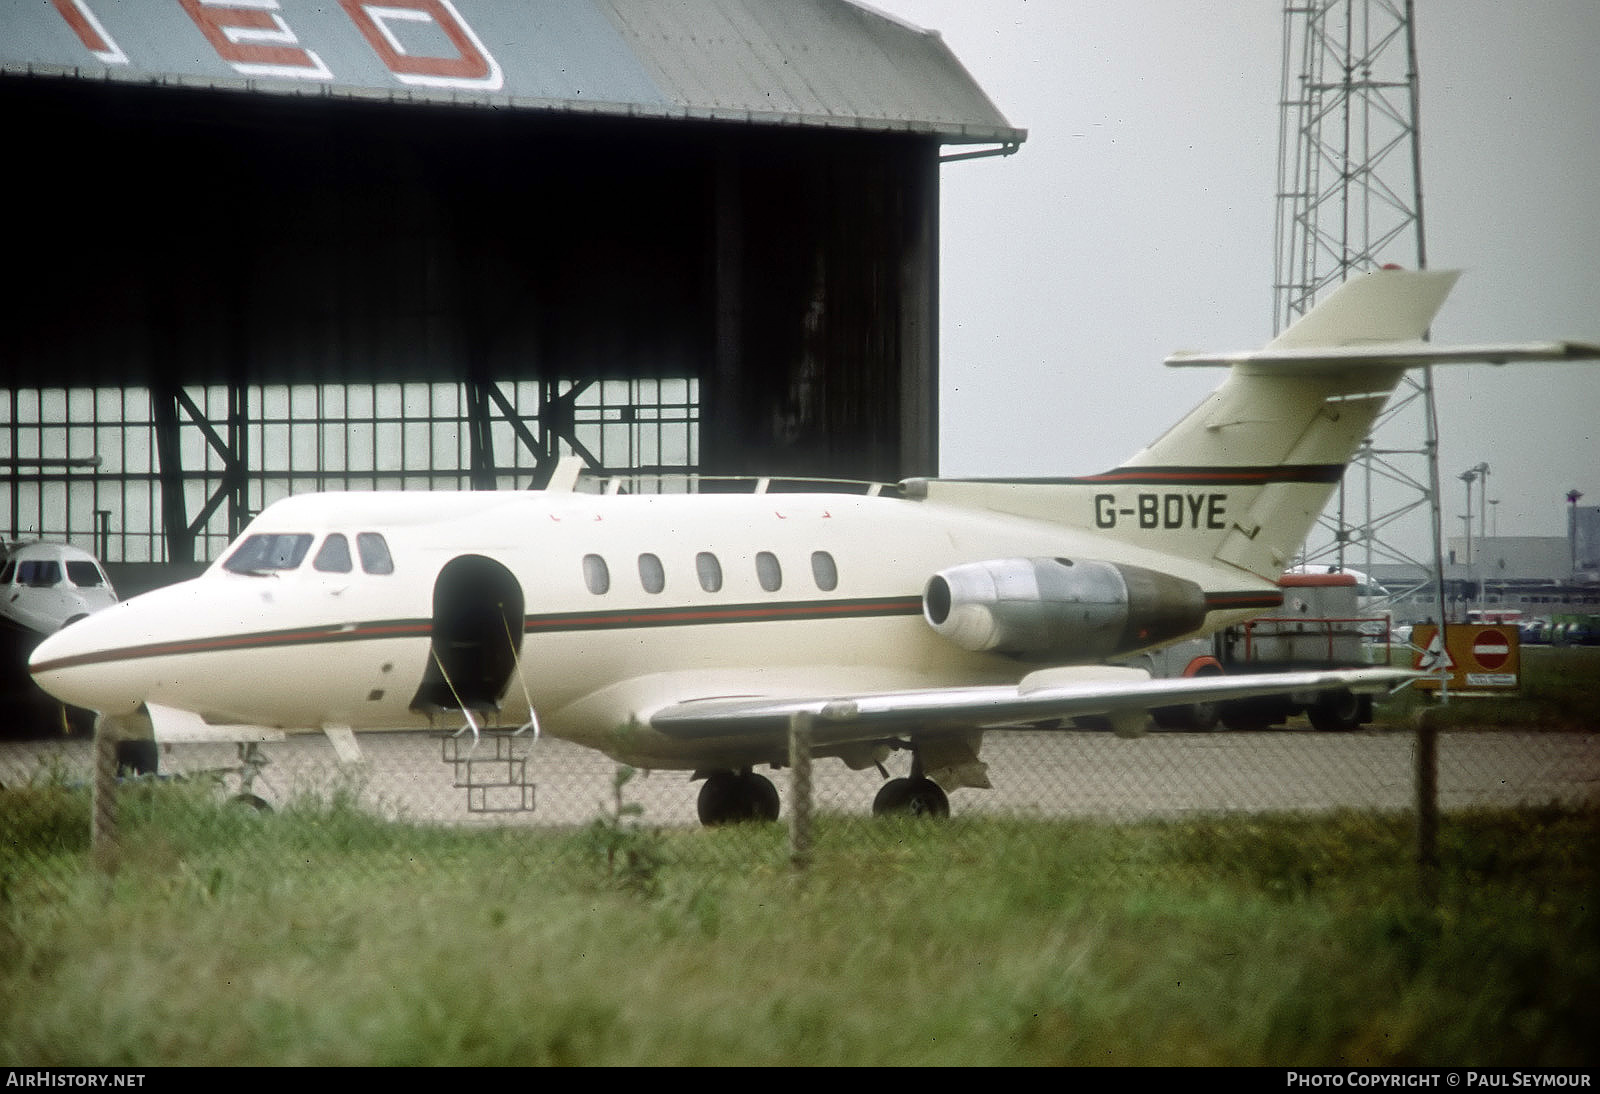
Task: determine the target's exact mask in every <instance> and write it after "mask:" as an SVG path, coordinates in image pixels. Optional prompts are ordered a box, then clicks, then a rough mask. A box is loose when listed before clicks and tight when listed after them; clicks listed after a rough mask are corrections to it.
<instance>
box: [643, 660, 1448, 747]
mask: <svg viewBox="0 0 1600 1094" xmlns="http://www.w3.org/2000/svg"><path fill="white" fill-rule="evenodd" d="M1418 675H1419V674H1418V673H1416V672H1413V671H1411V670H1409V669H1379V668H1373V669H1344V670H1329V671H1317V672H1286V673H1260V674H1252V675H1247V676H1204V677H1180V678H1176V679H1163V680H1154V679H1151V678H1150V677H1149V676H1148V675H1146V674H1145V673H1143V672H1142V671H1139V670H1135V669H1115V668H1105V667H1095V666H1085V667H1081V668H1057V669H1042V670H1040V671H1039V672H1035V673H1031V674H1029V675H1028V676H1026V677H1024V678H1023V679H1022V681H1021V682H1019V683H1017V684H996V685H986V686H979V687H965V688H932V689H924V690H916V691H896V692H879V693H873V694H861V695H840V696H821V697H817V696H812V697H768V696H740V697H723V698H715V699H691V700H687V701H684V702H679V703H673V704H671V705H669V706H665V707H662V708H661V709H659V710H656V711H654V712H653V713H652V714H651V715H650V717H649V722H650V725H651V726H652V727H653V728H654V729H656V730H658V731H659V732H661V733H663V734H665V735H667V736H669V737H673V738H676V739H679V740H710V739H715V738H719V737H731V736H742V735H748V734H759V733H776V732H786V731H787V727H788V722H789V719H790V718H791V717H793V716H794V715H796V714H810V715H812V716H813V717H815V718H816V719H817V722H818V724H819V729H821V730H822V731H823V732H824V734H825V735H826V737H827V739H828V740H830V741H834V742H838V741H843V740H850V739H853V738H861V737H876V736H882V735H884V734H888V733H895V734H908V735H912V736H915V735H918V734H920V733H949V732H951V731H953V730H960V729H1015V728H1037V726H1038V725H1039V723H1044V722H1051V721H1055V720H1058V719H1064V718H1080V717H1088V716H1093V715H1105V716H1109V717H1111V718H1113V719H1114V720H1115V719H1117V718H1118V717H1119V716H1125V715H1127V714H1128V713H1130V712H1138V711H1146V710H1150V709H1151V708H1153V707H1164V706H1177V705H1180V704H1186V703H1201V702H1220V701H1223V700H1227V699H1244V698H1250V697H1252V696H1258V695H1283V694H1287V693H1290V692H1306V691H1328V690H1333V689H1338V688H1346V689H1348V690H1350V691H1353V692H1356V693H1358V694H1364V693H1374V692H1384V691H1389V690H1391V689H1393V688H1397V687H1400V686H1402V685H1404V684H1406V683H1408V682H1410V681H1411V680H1414V679H1416V677H1417V676H1418Z"/></svg>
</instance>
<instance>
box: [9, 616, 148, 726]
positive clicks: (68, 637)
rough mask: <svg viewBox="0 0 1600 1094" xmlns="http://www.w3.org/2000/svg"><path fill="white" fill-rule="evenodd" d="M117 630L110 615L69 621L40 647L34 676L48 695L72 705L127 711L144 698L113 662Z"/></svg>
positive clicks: (31, 667)
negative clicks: (111, 622)
mask: <svg viewBox="0 0 1600 1094" xmlns="http://www.w3.org/2000/svg"><path fill="white" fill-rule="evenodd" d="M115 632H116V628H115V627H113V626H109V625H108V621H107V619H106V618H105V615H104V613H95V614H92V615H88V616H85V617H84V618H82V619H79V620H77V621H76V622H74V623H69V624H67V625H66V626H64V627H62V628H61V629H60V630H58V631H56V632H55V633H54V634H52V635H50V636H49V637H47V638H45V640H44V641H42V642H40V643H39V644H38V645H37V646H36V647H34V650H33V653H32V654H31V655H30V656H29V658H28V672H29V673H30V674H31V675H32V676H33V680H34V682H35V683H36V684H38V685H39V687H41V688H42V689H44V691H45V692H46V693H47V694H49V695H52V696H54V697H55V698H57V699H59V700H61V701H62V702H63V703H67V704H68V705H70V706H75V707H84V708H86V709H89V710H97V711H101V712H102V713H127V712H129V711H132V710H134V709H135V708H137V707H138V705H139V703H140V701H141V699H142V696H140V695H139V694H138V693H137V690H136V689H135V688H133V687H131V686H130V683H131V681H129V680H127V679H124V678H123V677H124V674H122V673H119V672H117V671H116V670H115V669H114V668H113V666H112V665H110V664H109V663H108V662H109V654H110V653H111V650H112V648H113V646H112V643H111V642H110V641H108V640H109V639H111V638H112V637H113V636H114V634H115Z"/></svg>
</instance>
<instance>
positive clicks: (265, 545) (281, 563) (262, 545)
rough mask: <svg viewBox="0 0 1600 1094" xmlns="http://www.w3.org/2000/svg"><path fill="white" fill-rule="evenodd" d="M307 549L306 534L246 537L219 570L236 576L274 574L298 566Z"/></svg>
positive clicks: (287, 533) (309, 541)
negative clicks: (221, 569)
mask: <svg viewBox="0 0 1600 1094" xmlns="http://www.w3.org/2000/svg"><path fill="white" fill-rule="evenodd" d="M310 549H311V536H310V534H308V533H305V532H263V533H257V534H256V535H253V536H246V537H245V540H244V542H243V543H241V544H239V546H238V547H237V548H235V549H234V552H233V554H231V555H229V556H228V560H227V561H226V562H224V563H223V564H222V568H223V569H224V570H227V571H229V572H230V573H235V574H255V575H261V574H274V573H278V572H279V571H282V570H292V569H294V568H295V567H296V566H299V565H300V563H301V562H302V561H303V560H304V559H305V557H306V552H307V551H309V550H310Z"/></svg>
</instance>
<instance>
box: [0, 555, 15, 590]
mask: <svg viewBox="0 0 1600 1094" xmlns="http://www.w3.org/2000/svg"><path fill="white" fill-rule="evenodd" d="M16 572H17V562H16V559H12V560H11V561H10V562H8V563H6V565H5V569H3V570H0V585H9V584H11V578H12V576H13V575H15V574H16Z"/></svg>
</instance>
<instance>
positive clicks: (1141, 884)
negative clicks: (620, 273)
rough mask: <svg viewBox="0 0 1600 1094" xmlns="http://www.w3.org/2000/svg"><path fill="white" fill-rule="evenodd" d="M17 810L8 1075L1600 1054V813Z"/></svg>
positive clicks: (142, 794) (30, 802)
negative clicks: (117, 826) (944, 815)
mask: <svg viewBox="0 0 1600 1094" xmlns="http://www.w3.org/2000/svg"><path fill="white" fill-rule="evenodd" d="M127 797H128V798H129V801H128V802H127V804H126V806H125V808H124V817H123V820H124V826H125V827H124V830H125V832H126V840H125V844H126V848H127V852H126V855H125V856H124V859H123V861H122V864H121V867H120V869H118V870H117V871H116V872H115V873H114V874H109V875H108V874H104V873H101V872H98V871H96V870H95V869H94V868H93V867H92V865H91V864H90V862H89V858H88V854H87V844H88V831H87V820H86V816H87V808H86V806H87V802H86V800H85V799H84V795H83V791H81V790H75V789H71V788H67V787H62V786H53V785H45V786H39V787H33V788H27V789H24V790H16V791H11V792H8V793H6V794H3V795H0V839H3V843H0V847H3V851H0V854H3V855H4V856H5V857H4V858H3V859H0V1061H4V1062H5V1063H7V1064H11V1065H25V1066H40V1065H104V1066H121V1067H142V1066H159V1065H171V1064H185V1065H260V1064H307V1065H344V1064H351V1065H367V1064H373V1065H494V1064H582V1065H611V1064H616V1065H627V1064H657V1065H723V1064H729V1065H732V1064H756V1065H884V1064H929V1065H939V1064H945V1065H951V1064H973V1065H981V1064H1017V1065H1054V1064H1135V1063H1137V1064H1178V1065H1189V1064H1272V1065H1315V1064H1325V1065H1358V1064H1416V1065H1426V1064H1434V1065H1443V1064H1449V1065H1467V1064H1478V1065H1493V1064H1516V1065H1524V1066H1527V1065H1566V1066H1593V1065H1594V1063H1595V1062H1596V1057H1597V1051H1596V1048H1595V1046H1594V1037H1593V1034H1594V1030H1596V1029H1597V1028H1600V992H1597V991H1596V988H1597V985H1600V977H1597V973H1600V929H1597V928H1600V923H1597V917H1596V914H1595V903H1594V902H1595V896H1594V894H1595V893H1596V892H1600V877H1597V873H1600V855H1597V847H1600V838H1597V837H1600V815H1597V813H1596V812H1595V811H1593V810H1589V811H1576V812H1573V811H1566V812H1563V811H1556V810H1547V811H1523V812H1518V813H1496V814H1472V815H1465V816H1452V817H1450V818H1449V822H1448V823H1447V824H1446V826H1445V830H1444V833H1443V837H1442V839H1443V843H1442V847H1441V858H1442V860H1443V865H1442V867H1441V870H1440V873H1439V876H1438V879H1437V897H1436V899H1434V900H1432V901H1430V902H1426V903H1425V902H1424V901H1422V900H1421V899H1420V897H1419V896H1418V895H1417V894H1418V885H1417V878H1416V873H1415V868H1414V866H1413V865H1412V863H1411V861H1410V854H1411V852H1410V847H1411V842H1412V841H1411V832H1410V829H1409V825H1408V823H1407V821H1406V820H1405V819H1404V818H1394V817H1379V816H1372V815H1353V814H1352V815H1340V816H1335V817H1324V818H1306V817H1292V818H1291V817H1249V818H1224V819H1213V820H1191V821H1184V822H1166V823H1158V822H1151V823H1143V824H1135V825H1119V826H1110V825H1096V824H1089V823H1065V822H1063V823H1047V822H1024V821H1004V820H957V821H954V822H945V823H943V824H939V823H933V824H931V825H930V824H929V823H928V822H916V821H907V822H905V823H903V824H901V825H898V826H897V825H886V824H884V823H882V822H874V821H869V820H864V819H863V820H854V819H844V818H823V819H822V821H821V823H820V825H819V830H818V839H817V845H816V850H815V856H814V860H813V864H812V866H811V868H810V869H809V870H808V871H807V872H806V873H805V874H803V875H797V874H796V873H795V872H793V871H792V870H791V869H789V867H788V865H787V850H786V835H785V832H784V830H783V828H782V827H781V826H763V827H742V828H737V829H725V830H714V831H666V832H656V831H653V830H651V829H650V828H648V827H647V826H644V825H641V824H639V823H638V821H637V819H636V818H632V817H629V816H626V815H625V814H624V813H623V811H621V810H617V811H615V812H613V813H611V814H610V815H605V814H602V815H601V816H600V817H598V818H597V819H596V822H595V824H594V825H593V826H592V827H591V828H589V829H586V830H582V831H575V832H573V831H566V832H555V831H548V830H537V831H529V830H519V829H497V830H487V831H463V830H450V829H440V828H429V827H423V826H411V825H403V824H392V823H386V822H382V821H379V820H376V819H374V818H372V817H370V816H367V815H365V814H363V813H361V812H359V811H357V810H355V809H354V808H353V807H351V806H350V805H349V804H348V803H346V802H344V801H341V800H339V799H337V798H336V799H335V800H334V801H332V802H331V803H329V802H324V803H319V804H311V803H306V804H297V805H295V806H293V807H291V808H289V809H287V810H285V811H283V812H282V813H280V814H278V815H275V816H269V817H262V816H256V815H254V814H248V813H246V812H243V811H239V810H237V809H233V810H230V809H228V808H227V807H224V806H220V805H217V804H215V803H214V801H213V800H212V799H211V798H210V797H208V796H205V795H202V794H199V793H198V792H196V791H195V790H194V788H189V787H183V786H175V785H169V786H152V787H148V788H143V789H141V790H140V791H139V792H138V793H135V794H129V795H127Z"/></svg>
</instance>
